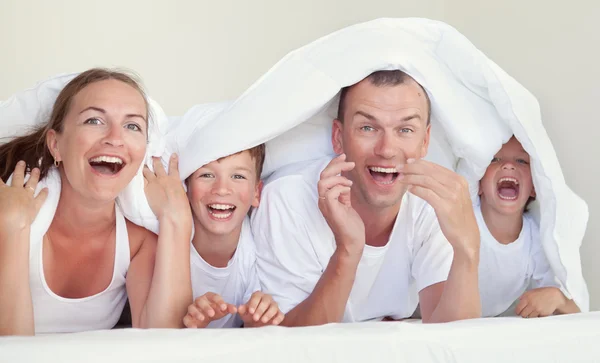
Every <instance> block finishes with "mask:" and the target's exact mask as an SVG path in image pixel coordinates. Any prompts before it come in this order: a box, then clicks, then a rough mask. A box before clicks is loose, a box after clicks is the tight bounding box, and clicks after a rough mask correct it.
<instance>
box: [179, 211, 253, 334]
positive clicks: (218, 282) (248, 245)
mask: <svg viewBox="0 0 600 363" xmlns="http://www.w3.org/2000/svg"><path fill="white" fill-rule="evenodd" d="M190 262H191V273H192V291H193V294H194V300H195V299H196V298H197V297H200V296H202V295H204V294H206V293H207V292H213V293H215V294H219V295H221V297H222V298H223V300H225V302H227V303H229V304H233V305H235V306H239V305H241V304H245V303H246V302H248V300H250V296H252V294H253V293H254V292H255V291H259V290H260V285H259V283H258V277H257V275H256V251H255V247H254V241H253V238H252V232H251V230H250V223H249V219H248V217H246V218H244V222H243V224H242V231H241V233H240V240H239V242H238V245H237V249H236V250H235V253H234V254H233V257H232V258H231V260H230V261H229V263H228V264H227V266H226V267H213V266H211V265H210V264H208V263H207V262H206V261H204V259H202V257H201V256H200V254H199V253H198V251H196V248H194V245H192V246H191V256H190ZM240 326H242V319H241V318H240V316H239V315H238V314H235V315H227V316H225V317H223V318H221V319H219V320H215V321H212V322H210V324H208V326H207V327H208V328H233V327H240Z"/></svg>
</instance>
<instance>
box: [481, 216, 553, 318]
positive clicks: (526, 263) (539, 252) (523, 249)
mask: <svg viewBox="0 0 600 363" xmlns="http://www.w3.org/2000/svg"><path fill="white" fill-rule="evenodd" d="M474 209H475V216H476V218H477V224H478V225H479V233H480V234H481V247H480V258H479V294H480V297H481V309H482V316H484V317H491V316H498V315H500V314H502V315H505V314H503V313H505V312H506V313H507V315H510V314H511V312H509V311H507V309H508V308H510V307H511V305H513V303H514V302H515V301H516V300H517V299H518V298H519V297H521V295H523V293H524V292H525V291H527V290H528V289H535V288H539V287H551V286H552V287H560V284H559V283H558V282H557V281H556V279H555V277H554V273H553V272H552V269H551V268H550V265H549V263H548V260H547V259H546V255H545V253H544V250H543V249H542V246H541V241H540V238H539V227H538V226H537V223H535V221H534V220H533V218H531V216H529V214H527V213H525V214H523V228H522V229H521V233H520V234H519V237H518V238H517V240H516V241H514V242H512V243H509V244H507V245H504V244H501V243H500V242H498V241H497V240H496V239H495V238H494V236H492V234H491V233H490V231H489V229H488V227H487V225H486V224H485V220H484V219H483V215H482V214H481V206H480V205H476V206H474ZM512 314H513V315H514V314H515V313H514V312H513V313H512Z"/></svg>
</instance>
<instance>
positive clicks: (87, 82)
mask: <svg viewBox="0 0 600 363" xmlns="http://www.w3.org/2000/svg"><path fill="white" fill-rule="evenodd" d="M148 113H149V112H148V102H147V100H146V96H145V94H144V92H143V91H142V89H141V87H140V86H139V84H138V83H137V82H136V81H135V80H133V79H132V78H131V77H129V76H127V75H125V74H123V73H119V72H113V71H109V70H103V69H91V70H88V71H86V72H84V73H82V74H80V75H78V76H77V77H75V78H74V79H73V80H72V81H71V82H69V83H68V84H67V85H66V86H65V88H64V89H63V90H62V91H61V93H60V94H59V95H58V98H57V100H56V102H55V104H54V107H53V110H52V114H51V117H50V120H49V122H48V124H47V125H44V126H43V127H41V128H39V129H37V130H36V131H35V132H33V133H31V134H29V135H26V136H22V137H18V138H16V139H14V140H12V141H10V142H8V143H6V144H3V145H0V165H1V166H3V168H4V169H3V170H0V172H1V178H2V181H0V296H2V299H0V312H1V313H0V335H13V334H20V335H31V334H34V333H52V332H76V331H85V330H95V329H108V328H111V327H113V326H114V325H115V323H116V322H117V320H118V318H119V316H120V314H121V312H122V310H123V306H124V304H125V300H126V299H127V297H128V298H129V303H130V306H131V314H132V325H133V327H140V328H158V327H179V326H181V317H182V316H184V315H185V313H186V309H187V306H188V305H189V304H190V303H191V300H192V296H191V294H192V293H191V282H190V271H189V254H190V250H189V245H190V243H189V241H190V236H191V212H190V207H189V204H188V202H187V198H186V194H185V192H184V190H183V187H182V185H181V182H180V180H179V175H178V171H177V158H176V157H175V156H173V157H172V158H171V162H170V165H169V173H168V174H167V173H166V172H165V170H164V169H163V168H162V165H161V164H160V162H159V161H158V160H156V159H155V160H154V170H155V173H156V174H154V173H152V172H151V171H150V170H149V169H147V168H146V167H145V168H144V177H145V178H146V182H147V185H146V194H147V197H148V202H149V204H150V206H151V207H152V210H153V212H154V213H155V214H156V215H157V217H158V219H159V223H160V234H159V236H156V235H154V234H153V233H151V232H149V231H147V230H145V229H143V228H141V227H139V226H136V225H134V224H133V223H131V222H129V221H127V220H125V218H124V217H123V215H122V214H121V212H120V210H119V207H118V206H117V204H116V202H115V201H116V197H117V195H118V194H119V193H120V192H121V191H122V190H123V189H124V188H125V187H126V186H127V184H128V183H129V182H130V181H131V180H132V179H133V177H134V175H135V174H136V172H137V171H138V170H139V168H140V165H141V163H142V162H143V160H144V155H145V151H146V144H147V139H148V135H147V132H148ZM19 160H21V161H19ZM13 170H14V173H13V176H12V180H10V181H9V176H10V173H11V172H13ZM26 171H30V174H29V175H30V177H29V179H28V180H25V173H26ZM38 181H39V184H40V186H39V187H38ZM44 186H45V187H44ZM36 189H37V191H36ZM40 210H41V213H38V212H40Z"/></svg>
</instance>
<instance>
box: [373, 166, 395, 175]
mask: <svg viewBox="0 0 600 363" xmlns="http://www.w3.org/2000/svg"><path fill="white" fill-rule="evenodd" d="M369 170H371V171H374V172H376V173H388V174H391V173H397V172H398V170H396V168H380V167H379V166H369Z"/></svg>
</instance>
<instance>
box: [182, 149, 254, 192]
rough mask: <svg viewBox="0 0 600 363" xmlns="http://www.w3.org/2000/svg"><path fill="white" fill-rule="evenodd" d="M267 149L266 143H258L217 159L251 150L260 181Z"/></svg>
mask: <svg viewBox="0 0 600 363" xmlns="http://www.w3.org/2000/svg"><path fill="white" fill-rule="evenodd" d="M265 150H266V147H265V144H260V145H256V146H255V147H252V148H250V149H246V150H242V151H239V152H237V153H235V154H231V155H227V156H223V157H222V158H219V159H217V160H222V159H224V158H226V157H229V156H233V155H239V154H241V153H245V152H249V153H250V157H251V158H252V160H254V166H255V167H256V181H260V176H261V174H262V170H263V165H264V163H265ZM190 176H191V175H190ZM189 179H190V177H187V178H186V180H185V183H186V185H187V183H188V181H189Z"/></svg>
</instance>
